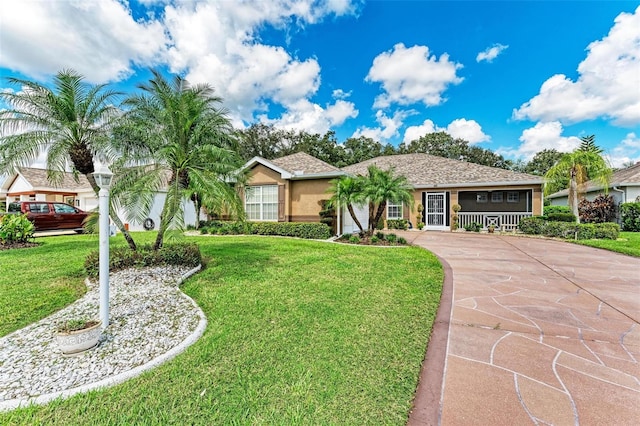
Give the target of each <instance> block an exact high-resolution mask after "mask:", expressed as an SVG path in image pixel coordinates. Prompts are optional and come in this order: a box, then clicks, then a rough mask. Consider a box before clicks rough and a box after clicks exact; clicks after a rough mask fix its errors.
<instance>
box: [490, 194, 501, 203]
mask: <svg viewBox="0 0 640 426" xmlns="http://www.w3.org/2000/svg"><path fill="white" fill-rule="evenodd" d="M491 202H492V203H501V202H502V192H492V193H491Z"/></svg>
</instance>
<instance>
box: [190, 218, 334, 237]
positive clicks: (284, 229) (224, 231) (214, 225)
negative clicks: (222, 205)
mask: <svg viewBox="0 0 640 426" xmlns="http://www.w3.org/2000/svg"><path fill="white" fill-rule="evenodd" d="M202 229H203V230H206V231H207V232H203V231H201V232H202V233H203V234H206V233H209V234H214V235H250V234H253V235H279V236H283V237H296V238H306V239H315V240H326V239H327V238H329V237H330V236H331V228H329V226H327V225H326V224H324V223H317V222H242V221H236V222H228V221H222V220H212V221H209V222H204V223H203V226H202Z"/></svg>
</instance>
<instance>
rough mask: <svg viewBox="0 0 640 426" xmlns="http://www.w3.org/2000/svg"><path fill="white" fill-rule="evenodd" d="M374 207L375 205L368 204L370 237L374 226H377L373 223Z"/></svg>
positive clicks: (374, 228) (374, 229)
mask: <svg viewBox="0 0 640 426" xmlns="http://www.w3.org/2000/svg"><path fill="white" fill-rule="evenodd" d="M374 207H375V205H374V204H373V203H372V202H369V233H370V234H372V235H373V233H374V232H375V231H376V225H377V224H378V223H377V222H375V214H374V212H373V210H374Z"/></svg>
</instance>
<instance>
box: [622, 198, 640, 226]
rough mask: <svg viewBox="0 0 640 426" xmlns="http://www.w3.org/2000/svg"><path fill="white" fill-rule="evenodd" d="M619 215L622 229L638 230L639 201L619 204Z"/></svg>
mask: <svg viewBox="0 0 640 426" xmlns="http://www.w3.org/2000/svg"><path fill="white" fill-rule="evenodd" d="M620 217H621V219H622V229H623V230H624V231H631V232H640V202H636V203H623V204H620Z"/></svg>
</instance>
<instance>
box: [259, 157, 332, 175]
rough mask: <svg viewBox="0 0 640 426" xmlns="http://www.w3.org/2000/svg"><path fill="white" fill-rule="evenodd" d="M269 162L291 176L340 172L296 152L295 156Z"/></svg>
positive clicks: (313, 158) (329, 165)
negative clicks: (300, 173)
mask: <svg viewBox="0 0 640 426" xmlns="http://www.w3.org/2000/svg"><path fill="white" fill-rule="evenodd" d="M269 161H270V162H271V163H273V164H275V165H276V166H278V167H280V168H282V169H284V170H286V171H288V172H289V173H291V174H294V172H298V171H301V172H303V173H304V174H305V175H308V174H316V173H329V172H339V171H340V169H339V168H337V167H334V166H332V165H331V164H329V163H325V162H324V161H322V160H318V159H317V158H315V157H312V156H311V155H309V154H307V153H305V152H296V153H295V154H291V155H287V156H284V157H280V158H276V159H275V160H269Z"/></svg>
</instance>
